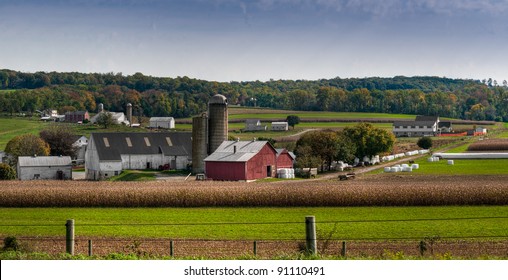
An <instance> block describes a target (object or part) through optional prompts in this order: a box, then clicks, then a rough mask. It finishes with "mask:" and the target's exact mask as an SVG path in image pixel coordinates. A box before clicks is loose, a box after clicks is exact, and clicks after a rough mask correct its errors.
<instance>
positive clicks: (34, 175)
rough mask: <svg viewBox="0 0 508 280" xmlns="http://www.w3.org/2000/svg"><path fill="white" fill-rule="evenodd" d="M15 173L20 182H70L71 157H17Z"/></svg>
mask: <svg viewBox="0 0 508 280" xmlns="http://www.w3.org/2000/svg"><path fill="white" fill-rule="evenodd" d="M16 171H17V175H18V179H20V180H41V179H46V180H67V179H69V180H70V179H72V163H71V157H69V156H62V157H55V156H42V157H38V156H33V157H18V164H17V167H16Z"/></svg>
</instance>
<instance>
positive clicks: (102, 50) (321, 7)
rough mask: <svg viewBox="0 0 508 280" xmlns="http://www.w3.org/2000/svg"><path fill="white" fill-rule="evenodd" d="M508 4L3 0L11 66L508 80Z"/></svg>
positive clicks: (1, 57) (2, 48) (217, 77)
mask: <svg viewBox="0 0 508 280" xmlns="http://www.w3.org/2000/svg"><path fill="white" fill-rule="evenodd" d="M507 46H508V0H478V1H476V0H446V1H441V0H382V1H381V0H46V1H41V0H0V69H12V70H16V71H23V72H37V71H44V72H51V71H59V72H74V71H76V72H83V73H109V72H113V73H122V74H124V75H132V74H134V73H136V72H141V73H143V74H145V75H150V76H156V77H178V76H180V77H182V76H188V77H190V78H197V79H204V80H208V81H221V82H230V81H253V80H261V81H267V80H270V79H274V80H278V79H291V80H297V79H304V80H317V79H329V78H335V77H340V78H363V77H393V76H398V75H403V76H439V77H448V78H464V79H488V78H492V79H495V80H497V81H498V82H499V84H501V83H502V81H503V80H508V67H507V62H508V48H507Z"/></svg>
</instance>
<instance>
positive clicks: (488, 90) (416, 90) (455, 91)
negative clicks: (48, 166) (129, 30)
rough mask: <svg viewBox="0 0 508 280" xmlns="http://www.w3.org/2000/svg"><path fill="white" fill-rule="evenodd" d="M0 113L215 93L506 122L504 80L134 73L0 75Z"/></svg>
mask: <svg viewBox="0 0 508 280" xmlns="http://www.w3.org/2000/svg"><path fill="white" fill-rule="evenodd" d="M0 89H1V90H4V91H2V92H1V94H0V111H2V112H6V113H10V114H15V113H18V112H25V113H34V112H36V110H44V109H50V108H51V109H58V110H59V112H60V113H65V112H66V111H74V110H88V111H91V112H94V111H96V109H97V108H96V107H97V104H99V103H103V104H104V107H105V109H107V110H109V111H125V107H126V104H127V103H131V104H133V107H134V114H136V115H143V116H148V117H151V116H173V117H177V118H182V117H189V116H192V115H196V114H199V113H200V112H203V111H206V106H207V103H208V100H209V98H210V97H211V96H213V95H214V94H222V95H225V96H226V97H227V98H228V100H229V103H230V104H237V105H242V106H259V107H268V108H274V109H288V110H303V111H336V112H377V113H400V114H421V115H439V116H441V117H452V118H461V119H472V120H495V121H508V87H507V82H506V81H503V82H502V84H498V83H497V81H493V80H492V79H488V80H483V81H479V80H463V79H449V78H440V77H403V76H398V77H394V78H377V77H374V78H362V79H357V78H354V79H341V78H334V79H322V80H315V81H307V80H296V81H294V80H270V81H267V82H261V81H251V82H229V83H224V82H213V81H204V80H198V79H191V78H188V77H177V78H158V77H151V76H145V75H143V74H141V73H136V74H134V75H130V76H124V75H122V74H121V73H116V74H115V73H105V74H98V73H94V74H83V73H76V72H73V73H59V72H50V73H45V72H37V73H23V72H16V71H12V70H0Z"/></svg>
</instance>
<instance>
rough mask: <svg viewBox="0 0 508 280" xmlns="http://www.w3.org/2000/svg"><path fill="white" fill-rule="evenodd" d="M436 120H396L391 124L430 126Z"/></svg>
mask: <svg viewBox="0 0 508 280" xmlns="http://www.w3.org/2000/svg"><path fill="white" fill-rule="evenodd" d="M435 124H436V122H433V121H396V122H393V126H418V127H423V126H427V127H432V126H433V125H435Z"/></svg>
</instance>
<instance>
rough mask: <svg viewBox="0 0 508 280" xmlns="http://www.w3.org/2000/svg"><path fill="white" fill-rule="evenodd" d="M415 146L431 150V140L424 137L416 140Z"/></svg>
mask: <svg viewBox="0 0 508 280" xmlns="http://www.w3.org/2000/svg"><path fill="white" fill-rule="evenodd" d="M416 145H418V147H420V148H422V149H430V148H432V138H430V137H427V136H424V137H422V138H420V139H418V142H416Z"/></svg>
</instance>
